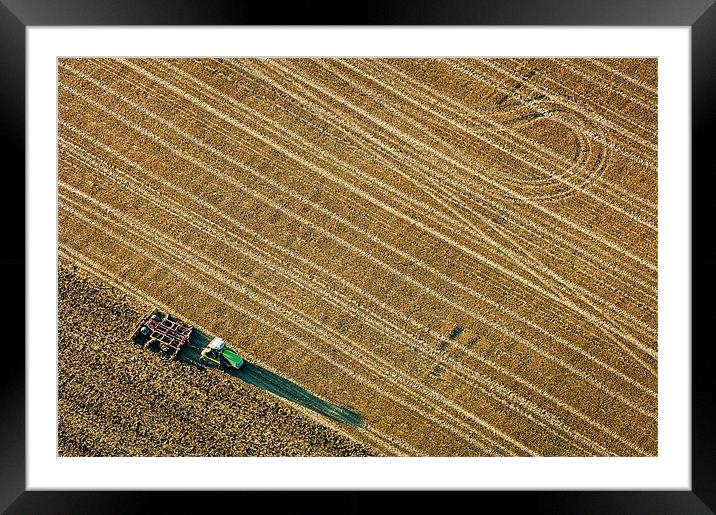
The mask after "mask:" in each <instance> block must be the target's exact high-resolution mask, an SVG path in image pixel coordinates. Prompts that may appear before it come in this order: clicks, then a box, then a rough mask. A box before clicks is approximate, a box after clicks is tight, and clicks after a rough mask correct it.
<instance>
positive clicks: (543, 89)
mask: <svg viewBox="0 0 716 515" xmlns="http://www.w3.org/2000/svg"><path fill="white" fill-rule="evenodd" d="M510 61H513V62H516V63H518V62H517V61H516V60H515V59H510ZM480 63H484V64H486V65H487V66H489V67H490V68H492V69H494V70H497V71H498V72H500V73H502V74H503V75H506V76H509V77H511V78H512V79H513V80H522V82H523V83H524V84H526V85H528V86H529V87H531V88H532V89H534V90H535V91H539V92H540V93H542V94H546V95H550V94H551V95H553V96H554V94H553V93H551V92H550V91H549V90H548V89H547V88H546V86H542V85H540V84H538V83H537V82H536V81H535V80H533V79H530V78H526V77H519V76H517V75H515V72H514V71H513V70H510V69H509V68H506V67H504V66H503V65H501V64H497V63H495V61H494V60H490V59H486V60H481V61H480ZM519 65H520V63H518V66H519ZM545 80H548V81H550V82H552V83H554V84H557V85H558V86H559V87H561V88H564V89H566V90H567V91H571V92H572V93H575V94H576V95H578V96H580V97H582V98H586V97H584V95H582V94H580V93H579V92H577V91H574V90H573V89H571V88H569V87H567V86H565V85H563V84H561V83H559V82H557V81H555V80H554V79H551V78H550V77H545ZM559 98H560V100H561V102H560V103H562V104H563V105H564V106H565V107H570V108H571V109H573V110H575V111H577V112H579V113H581V114H582V115H584V116H585V117H587V118H590V119H593V120H594V121H596V122H598V123H600V124H601V125H603V126H605V127H607V128H609V129H612V130H614V131H616V132H618V133H620V134H621V135H622V136H625V137H626V138H628V139H630V140H632V141H633V142H635V143H637V144H639V145H641V146H642V147H644V148H647V149H649V150H651V151H652V152H654V153H655V152H656V150H657V146H656V143H653V142H651V141H648V140H646V139H644V138H642V137H641V136H639V135H638V134H634V133H633V132H631V131H630V130H629V129H627V128H626V127H623V126H621V125H618V124H616V123H614V122H612V121H610V120H608V119H606V118H604V116H602V115H600V114H599V113H596V112H593V111H592V112H590V111H586V110H585V109H584V108H582V107H581V106H580V105H579V104H577V103H575V102H573V101H572V100H569V99H568V98H565V97H564V96H560V97H559ZM604 109H606V110H608V111H609V112H610V113H611V114H613V115H616V116H617V117H618V118H624V117H623V115H620V114H619V113H617V112H615V111H613V110H611V109H609V108H606V107H604Z"/></svg>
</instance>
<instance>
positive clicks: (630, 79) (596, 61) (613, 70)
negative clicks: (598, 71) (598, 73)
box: [589, 59, 659, 95]
mask: <svg viewBox="0 0 716 515" xmlns="http://www.w3.org/2000/svg"><path fill="white" fill-rule="evenodd" d="M589 62H590V63H592V64H596V65H597V66H599V67H601V68H604V69H605V70H607V71H608V72H610V73H613V74H614V75H617V76H619V77H622V78H623V79H625V80H626V81H628V82H631V83H632V84H635V85H637V86H639V87H641V88H643V89H645V90H646V91H648V92H649V93H653V94H654V95H658V94H659V92H658V90H657V89H656V88H652V87H651V86H649V85H648V84H645V83H643V82H641V81H639V80H637V79H635V78H633V77H630V76H629V75H627V74H626V73H623V72H621V71H619V70H617V69H616V68H612V67H611V66H609V65H607V64H605V63H604V62H603V61H602V60H600V59H589Z"/></svg>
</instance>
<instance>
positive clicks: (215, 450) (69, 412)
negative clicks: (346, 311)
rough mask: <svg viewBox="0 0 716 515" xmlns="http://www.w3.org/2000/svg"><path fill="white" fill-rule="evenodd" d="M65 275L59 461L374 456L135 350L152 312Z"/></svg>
mask: <svg viewBox="0 0 716 515" xmlns="http://www.w3.org/2000/svg"><path fill="white" fill-rule="evenodd" d="M58 274H59V304H58V313H59V324H58V344H59V349H58V350H59V364H58V365H59V369H60V373H59V399H58V403H59V409H58V416H59V434H58V436H59V439H58V447H59V449H58V452H59V455H61V456H366V455H372V454H374V453H375V451H373V450H371V449H369V448H367V447H366V446H364V445H362V444H360V443H357V442H355V441H353V440H352V439H350V438H348V437H347V436H346V435H344V434H342V433H340V432H337V431H336V430H334V429H332V428H330V427H327V426H325V425H323V424H321V423H318V422H317V421H316V420H314V419H313V418H312V417H311V416H310V415H308V414H306V413H304V412H301V411H298V410H297V409H296V408H295V407H293V406H291V405H289V404H288V403H286V402H284V401H281V400H279V399H277V398H276V397H274V396H272V395H271V394H269V393H266V392H264V391H262V390H260V389H259V388H256V387H254V386H251V385H248V384H246V383H244V382H242V381H241V380H239V379H236V378H234V377H231V376H228V375H226V374H222V373H221V372H219V371H218V370H200V369H198V368H197V367H194V366H192V365H189V364H186V363H181V362H178V361H173V360H170V359H167V358H166V357H163V356H162V355H160V354H156V353H153V352H151V351H149V350H145V349H143V348H142V347H140V346H137V345H134V344H132V343H131V342H130V339H129V336H130V334H131V331H132V329H133V327H134V325H135V324H136V322H137V320H138V319H139V318H140V317H141V316H142V315H143V314H144V313H145V312H146V308H147V306H143V305H141V304H140V303H138V302H137V301H136V300H134V299H132V298H131V297H128V296H127V295H126V294H124V293H122V292H120V291H118V290H117V289H115V288H113V287H111V286H109V285H106V284H104V283H102V282H101V281H98V280H97V279H94V278H92V277H89V276H87V275H86V274H85V273H83V272H82V271H80V270H78V269H76V267H74V266H72V265H68V264H67V263H61V265H60V266H59V268H58Z"/></svg>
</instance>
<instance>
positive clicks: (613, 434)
mask: <svg viewBox="0 0 716 515" xmlns="http://www.w3.org/2000/svg"><path fill="white" fill-rule="evenodd" d="M106 171H107V170H106ZM125 186H126V185H125ZM136 193H141V189H138V190H136ZM146 198H147V199H152V198H153V197H152V196H151V195H147V197H146ZM165 208H166V207H165ZM172 213H173V214H174V215H175V216H180V215H179V214H178V213H177V212H172ZM206 222H209V221H208V220H207V221H206ZM209 223H211V222H209ZM212 236H216V235H212ZM175 244H178V243H175ZM262 264H266V263H265V262H264V263H262ZM217 265H218V264H216V263H214V266H217ZM218 266H222V265H218ZM224 268H225V267H224ZM225 271H226V272H230V271H229V270H227V269H225ZM287 277H289V276H287ZM343 307H345V306H343ZM384 334H388V333H384ZM389 336H390V335H389ZM393 336H396V335H395V334H394V335H393ZM398 336H401V335H398ZM436 336H437V335H436ZM428 357H431V356H428ZM444 361H445V360H444ZM449 361H451V360H449ZM452 368H453V369H456V367H455V366H453V367H452ZM463 368H464V367H463ZM468 373H471V374H473V376H472V377H473V378H474V371H472V370H468ZM463 376H464V373H463ZM478 379H482V381H483V382H484V378H478ZM488 386H492V388H493V390H499V389H498V388H497V387H496V386H495V385H494V384H491V383H488ZM533 390H535V388H534V387H533ZM535 391H537V390H535ZM485 393H486V394H488V395H491V394H490V393H488V392H487V391H485ZM503 394H504V392H503ZM547 395H549V394H547ZM513 400H514V399H513ZM555 400H556V399H555ZM518 401H519V399H518ZM523 405H524V403H523ZM533 411H534V410H533ZM573 411H574V410H573ZM582 419H583V420H584V417H583V416H582ZM588 420H589V419H587V421H588ZM551 423H552V424H554V425H555V426H556V427H557V426H559V424H562V429H563V430H564V429H565V428H564V423H563V422H562V421H558V422H555V420H554V419H552V420H551ZM569 429H570V430H571V428H569ZM602 429H604V428H602ZM575 434H576V435H577V437H578V438H582V439H584V437H582V436H581V435H579V433H575ZM607 434H609V435H610V436H612V437H614V438H615V439H617V440H619V437H618V436H616V434H615V433H613V432H611V433H609V432H608V430H607ZM625 445H626V446H627V447H629V444H628V443H627V444H625ZM582 450H583V449H582ZM600 450H601V451H602V452H603V453H604V452H606V450H605V449H604V448H601V449H600ZM634 450H637V451H638V452H642V453H643V452H645V451H643V450H641V449H639V448H634Z"/></svg>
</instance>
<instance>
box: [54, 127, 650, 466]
mask: <svg viewBox="0 0 716 515" xmlns="http://www.w3.org/2000/svg"><path fill="white" fill-rule="evenodd" d="M62 141H63V142H64V139H63V140H62ZM68 144H69V145H72V146H74V145H73V144H71V143H68ZM88 164H90V165H91V163H88ZM93 166H100V167H101V168H102V169H103V170H104V171H105V173H107V174H109V175H110V176H111V175H112V174H113V172H112V171H111V170H110V169H108V168H106V167H105V166H104V165H102V164H101V163H100V164H99V165H98V164H97V163H95V164H94V165H93ZM142 171H144V172H145V173H147V172H146V171H145V170H142ZM152 178H153V179H154V180H157V181H160V180H161V179H160V178H159V177H157V176H152ZM113 180H117V179H115V178H113ZM119 183H120V184H121V185H123V186H125V187H129V188H130V189H131V191H133V192H134V193H136V194H139V195H146V198H147V199H148V200H150V201H151V202H153V203H155V204H157V205H159V206H160V207H162V208H164V209H167V207H166V204H165V203H163V202H159V201H158V200H157V199H158V198H160V196H161V194H160V193H159V192H155V193H156V197H154V196H152V195H149V194H146V193H143V190H144V189H145V188H148V186H146V185H141V186H139V187H136V188H133V187H131V186H128V184H127V183H125V182H122V181H120V182H119ZM173 189H177V188H173ZM149 191H151V188H149ZM191 200H192V202H195V203H202V202H201V199H199V198H196V197H193V198H192V199H191ZM170 202H172V203H174V202H173V201H170ZM202 204H206V203H202ZM175 207H176V208H177V211H171V210H170V212H172V213H173V214H174V215H175V216H179V217H182V218H183V216H182V215H181V214H179V213H180V212H181V211H182V209H181V207H180V205H178V204H177V205H176V206H175ZM214 209H215V208H214ZM224 216H225V215H224ZM187 221H188V222H190V223H191V222H193V223H206V224H212V225H213V224H214V223H213V222H210V221H209V220H206V219H203V222H201V221H198V220H196V219H194V220H193V221H192V220H187ZM217 227H218V226H217ZM210 235H211V236H213V237H215V238H219V239H221V240H222V241H224V239H223V238H221V236H220V235H218V234H216V233H213V232H212V233H210ZM233 236H234V237H236V238H237V239H238V237H237V236H236V235H233ZM224 243H225V244H229V243H228V242H226V241H224ZM234 248H235V249H237V250H241V251H244V252H247V251H245V250H244V249H239V248H238V247H236V246H235V245H234ZM254 248H255V247H254ZM257 250H258V249H257ZM261 264H264V265H266V262H265V261H261ZM274 264H275V265H278V266H281V265H280V263H279V262H277V261H276V262H274ZM311 264H312V263H311ZM290 272H291V273H294V274H295V273H299V274H303V275H305V274H304V273H303V272H301V271H297V270H290ZM286 277H287V278H290V276H286ZM309 284H310V283H309ZM326 292H328V293H331V292H332V294H333V295H336V294H338V293H337V292H335V291H334V290H329V287H328V286H327V285H326V286H325V287H324V293H326ZM359 293H361V294H363V295H366V294H365V293H363V292H362V291H361V292H359ZM338 295H340V296H342V295H341V294H338ZM344 298H345V299H346V300H347V297H344ZM371 300H373V301H378V300H377V299H375V298H372V299H371ZM378 302H380V301H378ZM343 307H345V305H344V306H343ZM382 307H383V308H384V309H385V308H386V306H385V305H384V304H383V306H382ZM390 309H392V308H390ZM393 312H394V310H393ZM368 315H369V316H370V313H368ZM400 315H401V314H398V315H397V316H400ZM373 316H374V317H377V315H373ZM378 318H379V321H380V322H382V323H383V325H384V326H386V325H390V326H392V327H393V329H394V330H395V331H397V333H394V335H396V334H397V335H398V336H401V337H402V333H401V332H400V330H399V329H398V328H397V326H395V325H394V324H389V323H388V322H387V321H385V320H384V319H382V318H380V317H378ZM412 323H413V324H414V325H416V324H415V322H412ZM423 328H424V327H423ZM425 329H427V328H425ZM430 333H431V335H432V336H434V337H436V338H438V339H445V337H444V336H441V335H439V334H437V333H435V332H434V331H432V330H430ZM384 334H388V333H387V332H385V330H384ZM412 338H413V339H415V337H414V336H412ZM478 359H480V361H482V362H484V363H485V364H488V365H489V366H491V367H493V368H495V369H496V370H497V369H499V370H500V371H501V372H502V373H503V374H505V375H508V376H511V377H512V378H513V379H515V380H517V381H518V382H520V383H521V384H526V386H527V387H529V388H530V389H532V390H533V391H535V392H536V393H539V394H540V395H542V396H544V397H545V398H547V399H549V400H551V401H553V402H555V404H557V405H560V407H562V408H563V409H566V410H567V411H570V413H572V414H574V415H576V416H578V417H580V418H581V419H582V421H587V422H588V423H590V425H593V426H594V427H597V428H598V429H600V430H602V431H603V432H605V433H607V434H609V435H610V436H612V437H613V438H615V439H616V440H619V437H618V435H616V433H613V432H610V430H608V429H607V428H604V427H603V426H601V425H599V424H596V425H595V423H594V422H593V421H591V419H589V418H588V417H585V416H584V415H582V414H581V413H579V412H578V411H576V410H574V409H573V408H571V407H570V406H567V405H564V403H561V401H559V400H558V399H556V398H554V397H552V396H550V395H549V394H548V393H546V392H544V391H542V390H540V389H539V388H536V387H535V386H533V385H532V384H531V383H529V382H526V381H524V380H523V379H522V378H521V377H518V376H515V375H514V374H512V373H511V372H509V371H507V370H505V369H502V367H499V365H496V364H494V363H492V362H490V361H489V360H484V359H483V358H482V357H479V356H478ZM450 361H451V362H452V360H450ZM453 368H455V367H453ZM469 372H473V371H472V370H469ZM621 443H623V444H624V445H626V446H627V447H630V444H629V443H626V442H625V441H622V442H621ZM631 445H633V444H631ZM632 448H633V447H632ZM634 450H638V451H640V452H643V451H642V450H640V449H638V448H634Z"/></svg>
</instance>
